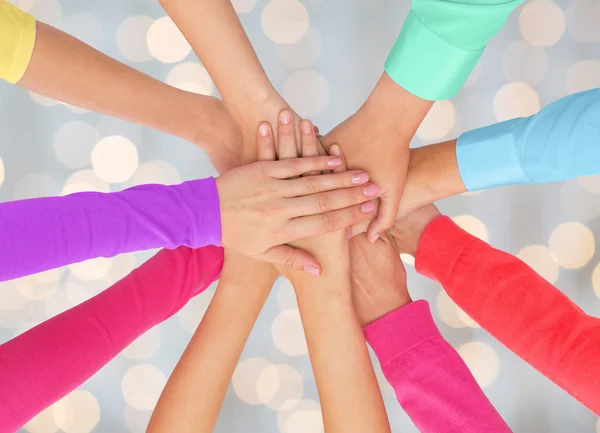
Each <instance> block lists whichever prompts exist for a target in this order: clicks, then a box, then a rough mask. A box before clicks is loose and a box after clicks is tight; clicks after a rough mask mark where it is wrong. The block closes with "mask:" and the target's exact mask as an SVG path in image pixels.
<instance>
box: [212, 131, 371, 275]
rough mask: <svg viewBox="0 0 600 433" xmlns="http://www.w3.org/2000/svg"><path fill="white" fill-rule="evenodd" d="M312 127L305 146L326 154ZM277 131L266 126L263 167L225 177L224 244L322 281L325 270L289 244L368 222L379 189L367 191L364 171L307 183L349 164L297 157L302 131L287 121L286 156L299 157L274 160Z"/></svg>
mask: <svg viewBox="0 0 600 433" xmlns="http://www.w3.org/2000/svg"><path fill="white" fill-rule="evenodd" d="M307 124H308V125H310V131H311V133H303V134H302V146H303V148H304V147H305V148H306V149H307V152H308V153H311V152H313V151H314V153H313V154H318V148H317V139H316V135H315V132H314V129H313V128H312V124H310V122H307V121H304V123H303V125H307ZM264 128H267V131H266V132H267V133H266V134H265V129H264ZM269 131H270V128H269V126H268V124H266V123H263V124H261V125H260V127H259V134H258V137H257V140H258V151H259V159H260V161H258V162H256V163H253V164H250V165H247V166H243V167H239V168H236V169H233V170H231V171H229V172H227V173H225V174H224V175H222V176H220V177H219V178H217V189H218V191H219V198H220V207H221V224H222V233H223V236H222V244H223V246H225V247H227V248H231V249H234V250H237V251H239V252H242V253H243V254H245V255H247V256H249V257H254V258H259V259H261V260H264V261H268V262H270V263H274V264H277V265H280V266H284V267H287V268H293V269H302V270H304V271H306V272H308V273H310V274H312V275H319V274H320V273H321V266H320V264H319V263H318V262H317V261H316V260H314V258H312V257H311V256H310V255H309V254H307V253H306V252H304V251H302V250H298V249H295V248H294V247H292V246H290V245H285V244H288V243H291V242H293V241H297V240H299V239H303V238H308V237H312V236H316V235H319V234H323V233H328V232H335V231H339V230H342V229H345V228H346V227H349V226H350V225H352V224H355V223H357V222H360V221H363V220H366V219H368V218H369V214H370V213H371V212H372V211H373V209H374V204H373V203H372V202H371V200H372V199H373V198H374V197H375V196H376V194H377V187H376V186H375V185H373V184H367V182H368V180H369V177H368V175H367V174H366V173H364V172H361V171H356V170H355V171H349V172H334V173H331V174H319V175H313V176H306V177H299V176H302V175H305V174H307V173H313V172H323V171H330V170H335V169H338V168H340V167H341V166H342V164H343V161H342V159H341V158H338V157H329V156H314V157H307V158H297V157H296V156H297V153H296V152H297V151H296V140H295V135H294V127H293V125H292V124H285V123H283V122H282V123H280V127H279V133H278V136H279V148H280V157H281V158H284V157H288V156H290V155H291V153H292V152H293V153H294V158H293V159H285V160H280V161H274V160H273V159H274V158H275V142H274V136H273V134H272V133H270V132H269ZM307 137H310V139H309V138H307ZM267 159H271V161H268V160H267ZM357 185H359V186H357Z"/></svg>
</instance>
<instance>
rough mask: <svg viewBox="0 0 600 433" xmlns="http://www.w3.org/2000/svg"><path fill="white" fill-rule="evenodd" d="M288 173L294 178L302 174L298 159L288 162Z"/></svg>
mask: <svg viewBox="0 0 600 433" xmlns="http://www.w3.org/2000/svg"><path fill="white" fill-rule="evenodd" d="M290 171H291V172H292V173H294V175H296V176H298V175H300V174H302V165H301V164H300V160H299V159H293V160H292V161H291V162H290Z"/></svg>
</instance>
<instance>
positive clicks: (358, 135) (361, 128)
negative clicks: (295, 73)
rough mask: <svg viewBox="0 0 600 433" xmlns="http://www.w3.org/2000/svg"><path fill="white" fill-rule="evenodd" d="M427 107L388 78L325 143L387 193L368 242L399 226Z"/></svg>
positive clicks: (423, 102) (369, 233) (427, 102)
mask: <svg viewBox="0 0 600 433" xmlns="http://www.w3.org/2000/svg"><path fill="white" fill-rule="evenodd" d="M431 104H432V103H431V101H424V100H422V99H420V98H417V97H416V96H414V95H412V94H410V93H409V92H407V91H405V90H404V89H402V88H401V87H400V86H398V85H397V84H396V83H394V82H393V81H392V80H391V78H389V77H388V76H387V75H386V74H384V75H383V76H382V78H381V80H380V82H379V84H378V85H377V87H376V88H375V90H374V91H373V93H372V94H371V96H370V97H369V99H368V101H367V102H366V103H365V104H364V105H363V106H362V107H361V109H360V110H359V111H358V112H357V113H356V114H354V115H353V116H351V117H350V118H348V119H347V120H346V121H344V122H342V123H341V124H340V125H338V126H337V127H336V128H335V129H334V130H333V131H331V132H330V133H329V134H327V135H326V136H325V137H323V140H322V141H323V145H324V146H325V148H328V147H329V146H330V145H331V144H333V143H339V144H340V146H342V149H343V150H344V154H345V156H346V159H347V161H348V166H349V167H351V168H360V169H363V170H365V171H367V172H368V173H369V174H370V176H371V178H372V179H373V181H374V182H375V183H376V184H377V185H378V186H379V188H380V190H381V202H380V207H379V210H378V212H377V217H376V218H375V219H374V220H373V221H372V222H371V224H370V226H369V229H368V239H369V240H370V241H372V242H374V241H375V240H376V239H377V237H378V235H381V234H382V233H383V232H384V231H385V230H387V229H389V228H390V227H392V226H393V225H394V222H395V221H396V216H397V213H398V205H399V203H400V197H401V195H402V191H403V188H404V182H405V178H406V173H407V169H408V162H409V144H410V140H411V139H412V137H413V135H414V133H415V131H416V129H417V127H418V126H419V124H420V123H421V121H422V120H423V118H424V117H425V115H426V114H427V112H428V111H429V108H430V107H431Z"/></svg>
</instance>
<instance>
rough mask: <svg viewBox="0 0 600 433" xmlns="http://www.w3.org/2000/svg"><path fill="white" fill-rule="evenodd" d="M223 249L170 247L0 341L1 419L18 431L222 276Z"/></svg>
mask: <svg viewBox="0 0 600 433" xmlns="http://www.w3.org/2000/svg"><path fill="white" fill-rule="evenodd" d="M222 265H223V252H222V249H221V248H217V247H206V248H202V249H198V250H191V249H189V248H179V249H177V250H163V251H161V252H159V253H158V254H157V255H156V256H154V257H153V258H151V259H150V260H149V261H147V262H146V263H144V264H143V265H142V266H140V267H139V268H138V269H136V270H134V271H133V272H132V273H130V274H129V275H128V276H126V277H125V278H123V279H122V280H121V281H119V282H118V283H116V284H114V285H113V286H112V287H110V288H108V289H107V290H105V291H103V292H102V293H100V294H99V295H97V296H95V297H93V298H91V299H90V300H88V301H86V302H84V303H82V304H79V305H78V306H76V307H74V308H71V309H70V310H67V311H65V312H64V313H62V314H59V315H58V316H55V317H53V318H52V319H50V320H47V321H46V322H43V323H41V324H40V325H38V326H36V327H34V328H32V329H31V330H29V331H27V332H25V333H23V334H21V335H19V336H18V337H16V338H14V339H13V340H10V341H8V342H7V343H4V344H3V345H1V346H0V420H2V422H1V423H0V424H1V426H2V431H16V430H17V429H18V428H19V427H20V426H22V425H23V424H25V423H26V422H27V421H28V420H29V419H30V418H32V417H33V416H34V415H35V414H37V413H38V412H40V411H42V410H43V409H45V408H46V407H48V406H50V405H51V404H52V403H54V402H55V401H57V400H59V399H60V398H62V397H63V396H65V395H67V394H68V393H69V392H71V391H73V390H74V389H75V388H77V387H78V386H80V385H81V384H82V383H84V382H85V381H86V380H88V379H89V378H90V377H91V376H92V375H94V374H95V373H96V372H97V371H98V370H99V369H100V368H102V367H103V366H104V365H106V364H107V363H108V362H109V361H110V360H111V359H113V358H114V357H115V356H116V355H117V354H118V353H119V352H120V351H122V350H123V349H124V348H126V347H127V346H128V345H129V344H131V342H133V341H134V340H135V339H136V338H137V337H139V336H140V335H142V334H143V333H144V332H146V331H147V330H148V329H150V328H151V327H153V326H155V325H157V324H159V323H161V322H162V321H164V320H166V319H167V318H169V317H171V316H172V315H173V314H175V313H176V312H177V311H179V310H180V309H181V308H182V307H183V306H184V305H185V304H186V303H187V302H188V300H189V299H190V298H191V297H193V296H195V295H197V294H198V293H200V292H202V291H203V290H205V289H206V288H207V287H208V286H209V285H210V284H211V283H212V282H213V281H215V280H216V279H217V278H218V277H219V273H220V270H221V267H222Z"/></svg>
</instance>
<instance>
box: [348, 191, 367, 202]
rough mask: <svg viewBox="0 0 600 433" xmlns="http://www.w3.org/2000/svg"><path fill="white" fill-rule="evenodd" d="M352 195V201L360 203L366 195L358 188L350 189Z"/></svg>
mask: <svg viewBox="0 0 600 433" xmlns="http://www.w3.org/2000/svg"><path fill="white" fill-rule="evenodd" d="M350 196H351V198H352V203H360V202H361V201H362V199H363V197H364V196H363V195H362V194H361V193H360V192H359V190H358V189H356V188H353V189H351V190H350Z"/></svg>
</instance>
